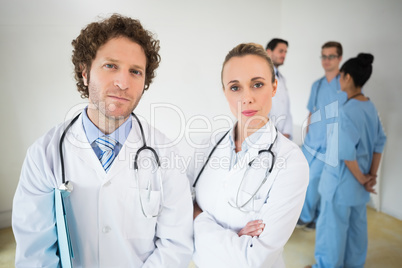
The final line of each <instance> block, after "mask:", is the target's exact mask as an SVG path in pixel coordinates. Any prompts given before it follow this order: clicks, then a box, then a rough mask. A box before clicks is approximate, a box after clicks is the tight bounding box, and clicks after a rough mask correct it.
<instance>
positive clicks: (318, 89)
mask: <svg viewBox="0 0 402 268" xmlns="http://www.w3.org/2000/svg"><path fill="white" fill-rule="evenodd" d="M339 76H340V74H337V75H336V76H335V79H338V78H339ZM324 79H326V77H325V76H324V77H322V78H321V79H320V80H319V81H318V87H317V93H316V94H315V101H314V107H313V110H314V112H315V111H317V101H318V92H319V91H320V88H321V84H322V81H324ZM337 87H338V90H337V92H340V90H341V89H340V88H339V87H340V86H339V83H338V84H337Z"/></svg>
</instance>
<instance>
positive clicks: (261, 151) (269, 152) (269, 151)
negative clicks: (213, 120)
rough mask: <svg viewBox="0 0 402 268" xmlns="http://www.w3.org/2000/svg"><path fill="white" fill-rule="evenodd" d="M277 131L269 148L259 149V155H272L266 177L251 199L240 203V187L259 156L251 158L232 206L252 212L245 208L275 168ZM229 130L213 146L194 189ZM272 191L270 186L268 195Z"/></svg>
mask: <svg viewBox="0 0 402 268" xmlns="http://www.w3.org/2000/svg"><path fill="white" fill-rule="evenodd" d="M275 131H276V136H275V139H274V141H273V142H272V143H271V145H270V146H269V147H268V149H263V150H259V151H258V156H259V155H260V154H262V153H268V154H269V155H270V156H271V157H272V161H271V166H270V168H269V169H267V172H266V174H265V176H264V179H263V180H262V181H261V183H260V185H259V186H258V187H257V188H256V190H255V191H254V193H253V194H252V195H251V197H250V198H249V199H247V200H246V201H245V202H242V203H240V201H239V194H240V189H241V186H242V184H243V182H244V178H245V177H246V176H247V174H248V172H249V170H250V167H251V166H252V165H253V162H254V160H255V159H257V158H254V159H253V160H251V161H250V162H249V163H248V167H247V169H246V172H245V173H244V175H243V177H242V180H241V182H240V185H239V188H238V190H237V194H236V202H235V204H232V203H231V202H229V205H231V206H232V207H234V208H237V209H238V210H240V211H242V212H250V211H248V210H245V209H244V208H245V207H246V206H247V205H248V204H249V203H250V202H251V201H252V200H254V198H255V197H256V195H257V193H258V191H259V190H260V189H261V187H262V186H263V185H264V184H265V182H266V181H267V179H268V177H269V175H270V174H271V172H272V169H273V168H274V164H275V154H274V153H273V152H272V147H273V146H274V144H275V142H276V140H277V139H278V130H277V129H276V127H275ZM229 132H230V130H228V131H227V132H226V133H225V135H223V136H222V138H220V139H219V141H218V142H217V143H216V144H215V146H214V147H213V148H212V150H211V152H210V153H209V155H208V158H207V160H206V161H205V163H204V165H203V166H202V168H201V170H200V172H199V173H198V175H197V177H196V179H195V181H194V183H193V191H194V189H195V186H196V185H197V183H198V180H199V179H200V177H201V174H202V173H203V172H204V169H205V167H206V166H207V164H208V162H209V160H210V158H211V156H212V154H213V153H214V152H215V150H216V148H217V147H218V145H219V144H220V143H221V142H222V141H223V139H224V138H225V137H226V136H227V135H228V133H229ZM270 191H271V188H270V189H269V191H268V195H269V192H270ZM193 194H194V193H193Z"/></svg>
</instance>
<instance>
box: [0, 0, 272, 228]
mask: <svg viewBox="0 0 402 268" xmlns="http://www.w3.org/2000/svg"><path fill="white" fill-rule="evenodd" d="M0 1H1V2H0V59H1V60H2V63H3V64H0V80H1V83H0V87H1V98H0V101H1V105H0V112H1V114H3V118H2V125H1V130H2V131H1V134H0V135H1V140H2V150H3V152H7V153H6V154H0V172H1V173H0V228H1V227H5V226H9V225H10V223H11V208H12V198H13V195H14V191H15V188H16V186H17V183H18V179H19V174H20V169H21V165H22V162H23V159H24V157H25V153H26V150H27V148H28V146H29V145H30V144H32V143H33V142H34V141H35V140H36V139H37V138H38V137H40V136H41V135H43V134H44V133H45V132H46V131H47V130H48V129H50V128H51V127H52V126H54V125H55V124H57V123H59V122H62V121H63V120H65V118H68V117H69V116H71V111H73V110H76V109H77V107H82V105H83V104H84V105H85V103H86V101H85V100H82V99H81V98H80V97H79V93H78V92H77V91H76V88H75V82H74V78H73V67H72V64H71V63H70V62H71V60H70V59H71V51H72V46H71V41H72V40H73V39H74V38H75V37H76V36H78V34H79V31H80V30H81V28H82V27H84V26H85V25H86V24H88V23H90V22H92V21H94V20H96V19H97V16H98V15H99V14H101V15H105V14H106V15H108V14H111V13H113V12H118V13H121V14H123V15H128V16H131V17H134V18H138V19H139V20H140V21H141V22H142V24H143V25H144V27H145V28H147V29H148V30H150V31H152V32H155V33H156V35H157V37H158V39H160V42H161V51H160V53H161V56H162V63H161V65H160V67H159V69H158V70H157V77H156V79H155V80H154V83H153V84H152V85H151V88H150V90H149V92H146V93H145V95H144V97H143V100H142V101H141V103H140V105H139V107H138V109H137V113H138V114H140V115H142V116H144V117H145V118H147V119H151V108H150V105H151V104H158V103H169V104H173V105H174V106H175V107H177V108H174V107H172V108H158V109H156V110H155V111H156V112H155V114H156V118H155V122H154V124H155V125H156V126H157V127H158V128H159V129H161V130H162V131H163V132H165V133H166V134H167V135H168V136H170V137H171V138H172V139H176V138H179V139H180V138H181V139H180V140H182V141H185V139H183V138H182V137H183V136H181V135H182V133H183V132H182V131H180V128H181V125H183V127H185V128H189V127H190V126H188V125H186V123H187V122H188V119H189V118H190V117H192V116H195V115H204V116H206V117H207V118H209V119H211V120H212V118H213V117H214V116H217V115H221V114H225V115H229V113H230V112H229V109H228V107H227V105H226V102H225V100H224V97H223V93H222V90H221V86H220V68H221V64H222V62H223V59H224V57H225V55H226V53H227V52H228V51H229V50H230V49H231V48H232V47H234V46H235V45H237V44H238V43H240V42H256V43H262V44H265V43H266V40H267V39H268V38H271V37H272V36H276V35H279V21H280V14H279V13H277V14H273V15H270V16H267V10H270V9H272V8H273V7H277V8H279V3H278V2H276V1H265V0H253V1H247V2H245V1H239V0H234V1H231V0H224V1H213V0H207V1H184V0H183V1H179V0H171V1H162V0H161V1H157V0H151V1H138V0H132V1H122V0H117V1H95V0H94V1H80V0H69V1H54V0H48V1H45V0H35V1H30V0H14V1H4V0H0ZM181 113H183V114H184V115H185V121H183V120H181V119H180V117H179V115H180V114H181ZM219 124H221V125H227V123H225V122H224V121H221V122H217V124H215V125H214V128H216V127H217V125H219ZM197 125H199V126H200V127H204V125H205V124H204V123H202V121H198V123H197V122H194V124H192V125H191V126H193V127H194V126H197ZM183 127H182V129H183ZM194 137H195V138H196V135H195V136H194ZM5 141H6V142H5ZM184 143H185V142H184ZM187 153H188V152H187Z"/></svg>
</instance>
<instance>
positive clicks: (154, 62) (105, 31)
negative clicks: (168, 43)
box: [71, 14, 161, 98]
mask: <svg viewBox="0 0 402 268" xmlns="http://www.w3.org/2000/svg"><path fill="white" fill-rule="evenodd" d="M117 37H127V38H129V39H130V40H132V41H134V42H135V43H137V44H139V45H140V46H141V47H142V49H143V50H144V52H145V56H146V58H147V66H146V70H145V86H144V90H147V89H148V88H149V85H150V84H151V82H152V79H153V78H154V77H155V75H156V74H155V70H156V68H158V66H159V63H160V60H161V58H160V55H159V53H158V52H159V48H160V47H159V40H156V39H154V37H153V34H152V33H151V32H149V31H147V30H145V29H144V28H143V27H142V25H141V23H140V21H138V20H135V19H132V18H129V17H124V16H121V15H119V14H113V15H112V16H110V17H109V18H107V19H104V20H101V21H99V22H93V23H90V24H88V25H87V26H86V27H85V28H84V29H82V30H81V33H80V35H79V36H78V37H77V38H76V39H75V40H73V41H72V42H71V44H72V45H73V56H72V62H73V64H74V72H75V79H76V80H77V89H78V91H79V92H80V93H81V97H82V98H88V97H89V93H88V86H86V85H85V84H84V80H83V77H82V72H83V71H84V70H85V69H86V70H88V72H87V73H88V83H89V79H90V78H89V73H90V72H89V70H90V69H91V65H92V62H93V60H94V59H95V57H96V53H97V51H98V49H99V48H100V47H101V46H102V45H104V44H105V43H107V42H108V41H109V40H110V39H112V38H117Z"/></svg>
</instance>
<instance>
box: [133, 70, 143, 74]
mask: <svg viewBox="0 0 402 268" xmlns="http://www.w3.org/2000/svg"><path fill="white" fill-rule="evenodd" d="M131 73H133V74H136V75H141V74H142V73H141V71H137V70H132V71H131Z"/></svg>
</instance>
